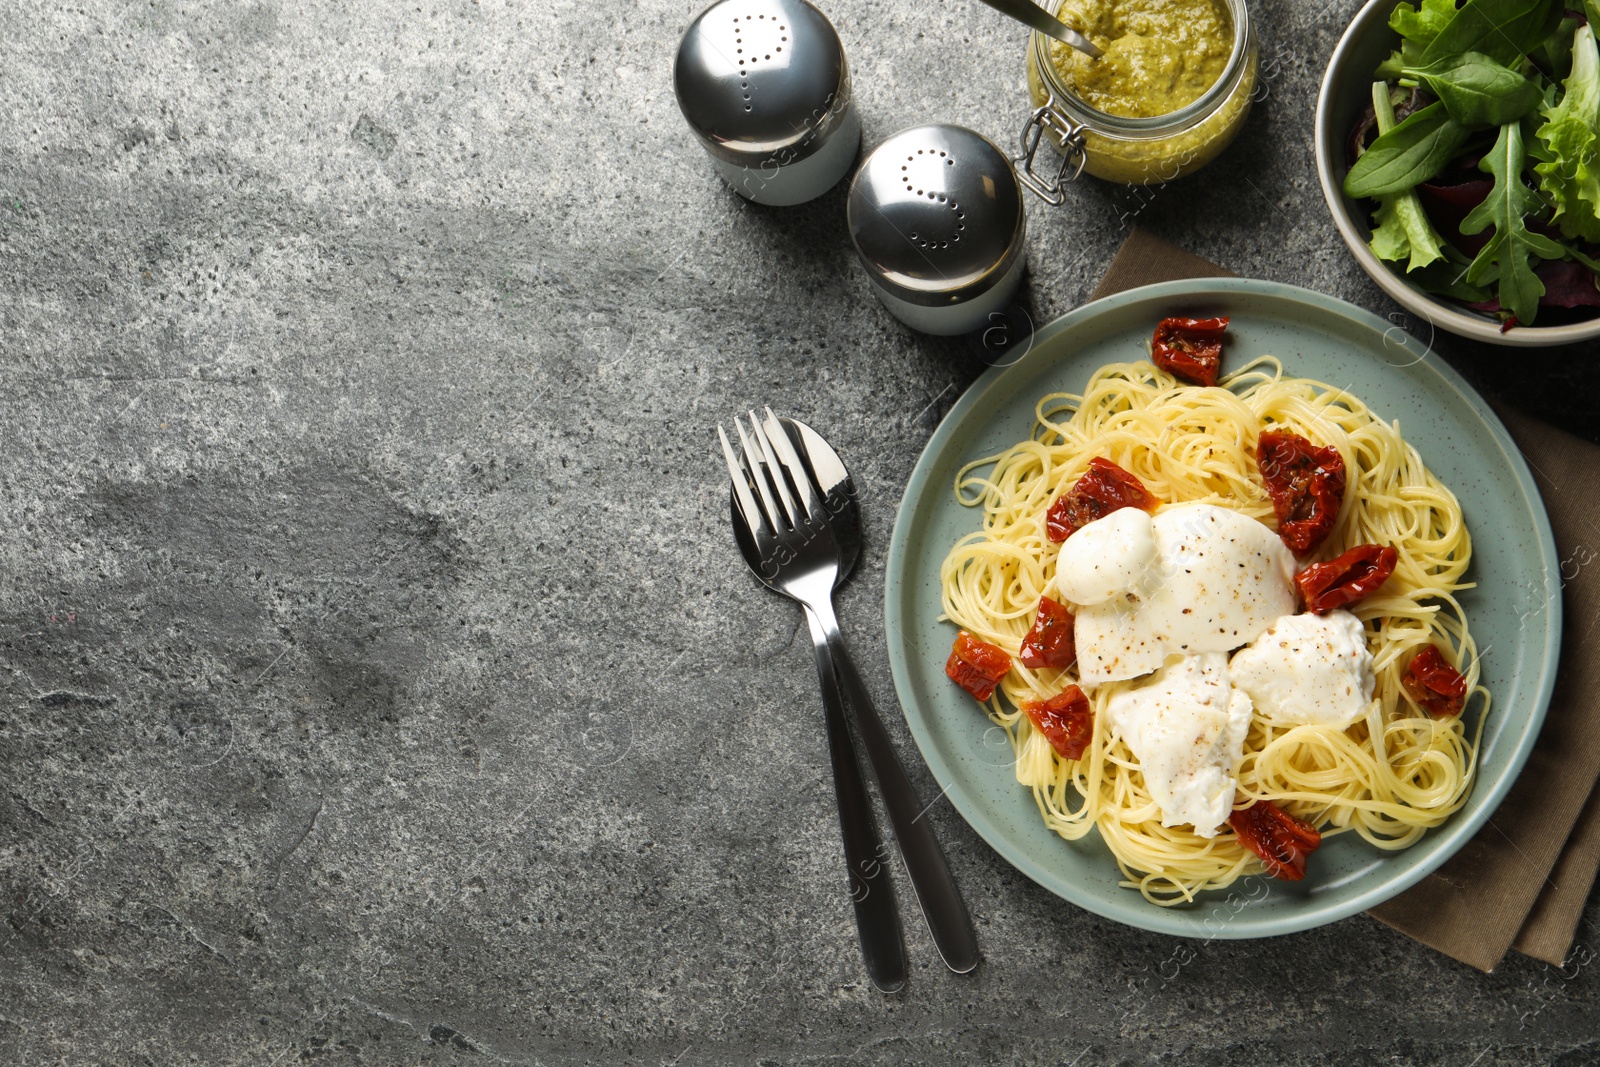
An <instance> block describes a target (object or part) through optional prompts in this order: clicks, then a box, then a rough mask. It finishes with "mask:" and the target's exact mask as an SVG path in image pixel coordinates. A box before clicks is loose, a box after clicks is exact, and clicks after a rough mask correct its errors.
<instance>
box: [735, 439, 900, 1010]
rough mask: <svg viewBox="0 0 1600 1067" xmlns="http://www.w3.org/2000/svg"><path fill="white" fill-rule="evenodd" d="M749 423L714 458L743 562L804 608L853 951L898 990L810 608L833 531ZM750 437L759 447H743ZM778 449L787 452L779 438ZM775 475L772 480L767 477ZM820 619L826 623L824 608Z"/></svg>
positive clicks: (871, 857)
mask: <svg viewBox="0 0 1600 1067" xmlns="http://www.w3.org/2000/svg"><path fill="white" fill-rule="evenodd" d="M750 421H751V423H752V424H753V429H752V432H751V434H750V435H749V436H746V434H745V430H744V427H743V426H742V425H740V423H739V420H738V419H737V418H735V419H734V422H733V428H734V430H735V431H737V433H738V435H739V444H740V446H741V452H742V454H743V457H744V464H741V462H740V460H739V458H738V457H737V456H735V455H734V451H733V446H732V445H730V444H729V443H728V435H727V434H726V433H725V432H723V429H722V427H721V426H718V427H717V436H718V437H719V438H721V439H722V454H723V457H724V458H725V459H726V460H727V461H728V476H729V477H730V478H731V479H732V480H733V489H734V493H735V496H736V497H737V499H738V501H739V509H740V510H741V511H742V512H743V515H744V520H745V532H746V533H748V534H749V538H748V541H747V543H748V544H749V545H750V546H751V547H752V548H753V549H754V552H755V558H754V559H752V558H750V557H749V556H748V555H747V556H746V562H748V563H749V564H750V565H751V567H752V568H753V569H755V570H756V572H757V574H758V575H759V576H760V577H761V578H762V579H763V580H764V581H765V582H766V583H767V584H768V585H770V586H772V587H773V588H774V589H777V590H778V591H779V592H782V593H785V594H786V595H788V596H790V597H792V598H793V599H795V600H798V601H799V602H800V603H801V604H802V605H804V606H805V609H806V622H807V623H808V624H810V627H811V641H812V645H813V648H814V652H815V657H816V662H817V677H818V680H819V681H820V682H821V683H822V706H823V709H824V711H825V716H824V717H825V720H826V722H827V728H828V755H829V758H830V761H831V762H832V764H833V790H834V798H835V800H836V801H837V803H838V807H839V829H840V832H841V834H842V836H843V838H844V855H845V862H846V863H847V864H848V866H849V885H850V899H851V901H852V902H853V904H854V905H855V917H856V935H857V937H858V938H859V939H860V941H861V954H862V957H863V959H864V960H865V962H866V966H867V975H868V976H869V977H870V978H871V979H872V984H873V985H875V986H877V987H878V988H879V989H882V990H884V991H885V992H890V993H892V992H894V991H895V990H897V989H899V988H901V987H902V986H904V985H905V981H906V950H905V943H904V941H903V940H902V939H901V933H900V915H899V911H898V909H897V908H896V906H895V900H894V893H893V891H892V890H891V889H890V886H889V868H888V863H887V859H888V856H887V854H886V853H885V852H884V849H883V844H882V841H881V839H880V838H879V837H878V831H877V828H876V827H875V826H874V825H873V823H872V809H871V807H870V805H869V803H868V801H867V789H866V784H865V783H864V782H863V780H862V777H861V765H860V764H859V763H858V762H857V760H856V751H855V743H854V741H852V740H851V737H850V727H849V724H848V723H847V722H846V721H845V716H844V697H843V696H842V694H841V690H840V686H839V676H838V674H837V673H835V670H834V664H833V656H832V655H831V654H830V653H829V651H828V642H827V638H826V633H825V631H824V629H823V626H822V622H821V620H820V619H819V618H818V617H817V614H816V612H815V610H814V608H813V607H812V605H813V603H815V602H817V601H818V600H819V599H820V600H821V601H822V602H823V603H827V602H828V601H829V598H830V596H831V594H832V590H833V581H834V578H835V577H837V575H838V573H839V561H838V552H837V548H836V545H835V543H834V537H833V531H832V530H831V529H830V528H829V526H828V522H827V514H826V512H825V511H824V510H823V509H822V507H821V506H820V504H818V502H817V501H816V500H815V498H814V495H813V494H811V492H810V487H809V484H808V483H807V482H806V481H805V476H804V474H802V475H801V478H800V479H799V480H798V483H797V485H796V488H797V489H801V491H802V503H803V507H800V508H797V507H796V506H795V501H794V498H793V497H792V496H791V495H790V493H789V489H788V487H787V486H786V485H784V478H783V475H782V473H781V472H779V470H778V462H777V458H776V456H775V455H774V454H773V448H772V442H771V441H770V440H769V439H768V438H767V436H766V435H765V434H764V433H762V432H761V424H760V423H759V422H757V421H756V418H755V416H754V414H752V415H751V417H750ZM751 437H754V438H755V439H756V441H757V442H759V444H752V442H751ZM783 443H784V445H785V446H787V445H788V441H787V439H785V440H784V442H783ZM774 473H775V474H776V477H773V476H772V475H773V474H774ZM752 485H753V486H754V487H755V491H756V492H757V493H759V494H760V497H761V504H760V505H757V503H756V498H755V496H753V495H752V493H751V487H752ZM802 486H803V487H804V488H803V489H802V488H801V487H802ZM779 501H781V502H782V503H781V505H780V503H779ZM741 547H743V545H741ZM828 614H829V615H830V616H831V615H832V611H831V610H830V611H829V613H828Z"/></svg>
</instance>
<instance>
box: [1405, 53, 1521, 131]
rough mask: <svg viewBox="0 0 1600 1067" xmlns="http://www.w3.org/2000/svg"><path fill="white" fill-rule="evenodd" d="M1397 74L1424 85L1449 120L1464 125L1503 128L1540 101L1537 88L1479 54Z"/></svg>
mask: <svg viewBox="0 0 1600 1067" xmlns="http://www.w3.org/2000/svg"><path fill="white" fill-rule="evenodd" d="M1401 73H1402V74H1404V75H1405V76H1407V77H1411V78H1416V79H1417V80H1418V81H1422V82H1426V83H1427V85H1428V88H1429V89H1431V90H1432V91H1433V94H1434V95H1435V96H1437V97H1438V98H1439V102H1440V103H1441V104H1443V105H1444V108H1445V110H1446V111H1448V112H1449V113H1450V117H1451V118H1453V119H1455V120H1456V121H1457V122H1459V123H1462V124H1464V125H1467V126H1504V125H1505V124H1506V123H1508V122H1515V121H1517V120H1518V119H1520V118H1522V116H1524V115H1526V114H1527V113H1528V112H1530V111H1532V110H1533V109H1534V108H1536V107H1538V106H1539V105H1540V104H1541V103H1543V101H1544V94H1543V93H1542V92H1540V91H1539V86H1538V85H1536V84H1534V83H1533V82H1531V81H1529V80H1528V79H1527V78H1526V77H1524V76H1523V75H1521V74H1519V73H1517V72H1516V71H1514V70H1512V69H1511V68H1510V67H1508V66H1506V65H1505V64H1504V63H1498V62H1496V61H1495V60H1493V59H1490V58H1489V57H1488V56H1486V55H1484V54H1483V53H1482V52H1462V53H1461V54H1460V55H1454V56H1448V57H1446V58H1444V59H1440V60H1436V61H1434V62H1433V63H1430V64H1428V65H1427V66H1425V67H1406V68H1405V69H1404V70H1403V71H1402V72H1401Z"/></svg>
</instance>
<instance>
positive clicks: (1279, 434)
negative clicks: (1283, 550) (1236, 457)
mask: <svg viewBox="0 0 1600 1067" xmlns="http://www.w3.org/2000/svg"><path fill="white" fill-rule="evenodd" d="M1256 466H1258V467H1260V468H1261V480H1262V481H1263V482H1265V483H1266V486H1267V495H1268V496H1269V497H1271V498H1272V510H1273V511H1275V512H1277V514H1278V536H1279V537H1281V538H1282V539H1283V543H1284V544H1286V545H1288V546H1289V548H1290V549H1291V550H1292V551H1293V552H1294V554H1295V555H1297V556H1304V555H1308V554H1309V553H1311V552H1313V551H1315V550H1316V547H1317V546H1318V545H1320V544H1322V542H1323V541H1325V540H1327V537H1328V534H1329V532H1330V531H1331V530H1332V529H1333V521H1334V519H1336V518H1338V517H1339V505H1340V503H1342V502H1343V500H1344V459H1343V458H1342V457H1341V456H1340V455H1339V450H1338V449H1337V448H1331V447H1330V448H1318V447H1317V446H1316V445H1313V444H1312V443H1311V442H1310V441H1307V440H1306V439H1305V438H1304V437H1301V436H1300V435H1299V434H1297V433H1290V432H1289V431H1288V430H1265V431H1263V432H1262V434H1261V441H1260V444H1258V445H1257V446H1256Z"/></svg>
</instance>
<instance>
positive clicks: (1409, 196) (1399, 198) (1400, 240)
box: [1369, 82, 1444, 272]
mask: <svg viewBox="0 0 1600 1067" xmlns="http://www.w3.org/2000/svg"><path fill="white" fill-rule="evenodd" d="M1372 110H1373V112H1374V113H1375V114H1376V116H1377V121H1378V134H1379V136H1382V135H1383V134H1385V133H1388V132H1389V131H1390V130H1392V129H1394V125H1395V123H1394V105H1393V104H1391V103H1390V102H1389V86H1388V83H1386V82H1373V83H1372ZM1372 221H1373V222H1375V223H1376V224H1377V225H1376V226H1374V227H1373V230H1372V240H1371V241H1370V242H1369V244H1370V245H1371V247H1372V251H1373V252H1374V253H1376V255H1377V256H1378V258H1379V259H1387V260H1389V261H1390V262H1393V263H1400V262H1404V263H1405V265H1406V270H1407V271H1408V272H1409V271H1414V270H1419V269H1421V268H1422V267H1426V266H1427V265H1428V264H1429V263H1432V262H1434V261H1435V260H1439V259H1443V258H1444V249H1443V248H1441V247H1440V245H1441V244H1442V243H1443V241H1442V239H1441V238H1440V237H1439V233H1438V231H1437V230H1435V229H1434V228H1433V223H1431V222H1429V221H1428V215H1427V212H1425V211H1423V210H1422V202H1421V201H1420V200H1418V199H1417V194H1416V193H1415V192H1413V191H1412V190H1411V189H1404V190H1401V191H1400V192H1397V193H1390V194H1389V195H1387V196H1380V197H1378V209H1377V210H1376V211H1375V212H1373V214H1372Z"/></svg>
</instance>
